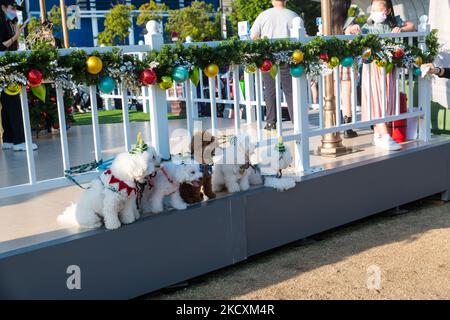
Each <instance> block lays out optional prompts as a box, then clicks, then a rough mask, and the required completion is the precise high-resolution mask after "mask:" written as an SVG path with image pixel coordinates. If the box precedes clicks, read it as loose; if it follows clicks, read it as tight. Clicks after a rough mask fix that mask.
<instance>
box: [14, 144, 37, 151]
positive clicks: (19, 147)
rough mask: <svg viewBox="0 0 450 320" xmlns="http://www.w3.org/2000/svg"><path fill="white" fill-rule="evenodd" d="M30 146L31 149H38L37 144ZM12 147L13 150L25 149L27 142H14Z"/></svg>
mask: <svg viewBox="0 0 450 320" xmlns="http://www.w3.org/2000/svg"><path fill="white" fill-rule="evenodd" d="M31 147H32V148H33V151H34V150H37V149H38V146H37V145H36V144H34V143H32V144H31ZM12 148H13V150H14V151H27V144H26V143H25V142H24V143H19V144H15V145H14V146H13V147H12Z"/></svg>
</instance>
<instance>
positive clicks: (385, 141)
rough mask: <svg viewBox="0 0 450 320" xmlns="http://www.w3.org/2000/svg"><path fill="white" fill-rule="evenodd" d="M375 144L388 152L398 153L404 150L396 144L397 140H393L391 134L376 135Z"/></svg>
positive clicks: (374, 137)
mask: <svg viewBox="0 0 450 320" xmlns="http://www.w3.org/2000/svg"><path fill="white" fill-rule="evenodd" d="M373 144H374V145H375V146H376V147H379V148H381V149H384V150H388V151H398V150H401V149H402V147H401V146H400V145H399V144H398V143H397V142H395V140H394V139H392V137H391V136H390V135H389V134H385V135H377V134H374V136H373Z"/></svg>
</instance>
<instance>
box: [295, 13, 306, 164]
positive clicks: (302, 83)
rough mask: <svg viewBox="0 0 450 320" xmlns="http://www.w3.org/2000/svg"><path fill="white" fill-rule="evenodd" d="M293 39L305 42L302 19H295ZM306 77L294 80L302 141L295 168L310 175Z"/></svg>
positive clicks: (296, 129)
mask: <svg viewBox="0 0 450 320" xmlns="http://www.w3.org/2000/svg"><path fill="white" fill-rule="evenodd" d="M292 24H293V27H292V29H291V38H292V39H293V40H294V41H300V42H303V41H304V40H305V38H306V31H305V28H304V27H303V22H302V20H301V19H300V18H295V19H294V20H293V22H292ZM307 83H308V81H307V79H306V75H305V74H303V75H302V76H301V77H300V78H292V89H293V91H292V95H293V100H294V101H293V102H294V103H293V107H294V115H293V116H294V119H293V120H294V131H295V133H296V134H300V140H296V142H295V158H296V159H295V168H296V170H297V172H302V173H309V172H310V170H311V168H310V158H309V134H308V131H309V130H308V129H309V121H308V91H307V90H308V88H307Z"/></svg>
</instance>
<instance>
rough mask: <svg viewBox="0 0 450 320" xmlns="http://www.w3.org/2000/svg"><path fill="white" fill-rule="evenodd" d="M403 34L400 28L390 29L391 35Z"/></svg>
mask: <svg viewBox="0 0 450 320" xmlns="http://www.w3.org/2000/svg"><path fill="white" fill-rule="evenodd" d="M401 32H403V29H402V28H400V27H395V28H394V29H392V33H401Z"/></svg>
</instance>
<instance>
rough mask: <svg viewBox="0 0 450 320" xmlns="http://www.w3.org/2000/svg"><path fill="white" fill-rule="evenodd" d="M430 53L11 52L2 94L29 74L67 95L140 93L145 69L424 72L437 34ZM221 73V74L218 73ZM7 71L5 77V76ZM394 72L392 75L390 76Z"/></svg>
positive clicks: (225, 49)
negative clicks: (72, 90)
mask: <svg viewBox="0 0 450 320" xmlns="http://www.w3.org/2000/svg"><path fill="white" fill-rule="evenodd" d="M426 44H427V47H428V50H427V51H426V52H422V50H420V49H419V48H418V47H417V46H414V45H412V46H411V45H409V44H408V43H406V42H405V43H400V44H399V43H396V42H395V41H394V40H393V39H386V38H384V39H383V38H380V37H378V36H377V35H367V36H358V37H356V38H355V39H354V40H351V41H350V40H339V39H337V38H331V39H330V40H324V39H323V38H321V37H316V38H314V39H312V40H311V41H309V42H308V43H300V42H295V41H289V40H276V41H270V40H267V39H261V40H257V41H239V40H236V39H232V40H229V41H225V42H222V43H221V44H220V45H219V46H217V47H214V48H213V47H209V46H206V45H203V46H197V45H190V46H183V45H176V46H167V45H166V46H163V47H162V48H161V50H159V51H151V52H149V53H148V54H147V55H146V56H145V58H144V59H143V61H141V60H140V59H139V58H138V57H136V56H133V55H127V54H123V53H122V51H121V50H120V49H117V48H116V49H113V50H112V51H110V52H107V53H100V52H93V53H91V54H88V53H86V52H85V51H84V50H75V51H73V52H72V53H70V54H68V55H65V56H61V55H59V53H58V51H57V50H56V49H52V48H46V47H42V48H38V49H36V50H33V51H31V53H13V52H8V53H6V54H5V55H4V56H1V57H0V90H2V89H4V88H5V87H7V86H8V85H11V84H19V85H26V84H27V74H28V72H29V71H30V70H32V69H38V70H39V71H40V72H41V73H42V75H43V78H44V79H46V80H48V81H54V82H55V83H57V84H58V83H60V84H61V85H62V86H63V87H64V88H65V89H67V88H69V87H70V86H71V85H73V86H75V85H81V84H83V85H96V84H98V83H99V81H100V80H101V79H103V78H105V77H111V78H112V79H113V80H114V81H115V82H116V83H119V84H120V83H124V84H125V85H126V86H127V87H128V88H130V89H136V90H138V89H139V87H140V86H142V85H143V84H142V83H141V80H140V77H141V74H142V72H143V71H144V70H145V69H152V70H153V71H154V73H155V75H156V79H157V82H161V80H162V79H163V78H164V79H171V76H172V73H173V72H174V69H175V68H176V67H183V68H185V69H186V70H187V72H190V73H191V74H192V72H193V71H194V70H196V69H198V68H200V69H205V68H207V67H208V66H210V65H217V67H229V66H232V65H242V66H244V67H248V66H253V70H255V68H260V67H262V66H263V65H266V64H267V61H270V64H269V66H270V65H271V64H279V65H286V64H287V65H290V66H301V67H302V70H304V72H305V73H306V74H308V75H310V76H319V75H320V74H323V73H325V69H332V68H335V67H337V66H338V65H339V64H342V65H344V66H347V65H345V64H350V65H352V64H355V65H356V64H358V63H370V62H372V61H375V63H377V65H378V66H380V67H386V68H391V67H394V66H396V67H405V68H413V69H416V70H417V69H419V67H420V65H421V64H422V63H430V62H433V61H434V59H435V58H436V56H437V55H438V53H439V49H440V46H439V43H438V39H437V30H433V31H432V32H431V33H430V34H429V35H428V36H427V38H426ZM294 51H301V53H302V59H301V61H298V60H297V61H296V60H295V59H293V52H294ZM90 56H95V57H98V58H99V59H100V60H101V62H102V68H101V71H100V72H98V73H96V74H92V73H89V70H88V67H87V65H86V61H87V60H88V58H89V57H90ZM215 69H217V68H215ZM2 71H3V72H2ZM388 71H390V70H388Z"/></svg>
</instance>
